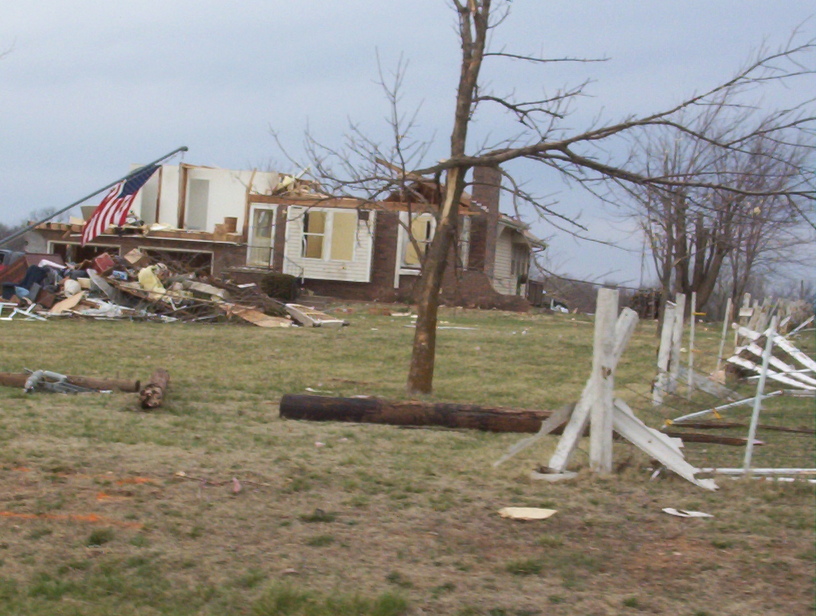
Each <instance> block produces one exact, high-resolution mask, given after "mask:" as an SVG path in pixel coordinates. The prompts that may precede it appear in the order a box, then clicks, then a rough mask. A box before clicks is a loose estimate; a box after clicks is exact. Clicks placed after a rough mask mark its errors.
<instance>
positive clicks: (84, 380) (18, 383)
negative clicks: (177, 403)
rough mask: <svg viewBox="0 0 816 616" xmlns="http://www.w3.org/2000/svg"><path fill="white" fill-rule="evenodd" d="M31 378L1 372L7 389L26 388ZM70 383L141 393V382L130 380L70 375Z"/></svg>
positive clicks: (93, 387)
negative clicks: (26, 383)
mask: <svg viewBox="0 0 816 616" xmlns="http://www.w3.org/2000/svg"><path fill="white" fill-rule="evenodd" d="M29 376H31V375H30V374H27V373H25V372H20V373H17V372H0V385H2V386H5V387H19V388H20V389H22V388H23V387H25V382H26V380H27V379H28V377H29ZM68 383H70V384H71V385H78V386H79V387H88V388H90V389H102V390H112V389H117V390H119V391H124V392H128V393H133V392H137V391H139V385H140V382H139V381H138V380H137V381H133V380H128V379H106V378H96V377H91V376H75V375H68Z"/></svg>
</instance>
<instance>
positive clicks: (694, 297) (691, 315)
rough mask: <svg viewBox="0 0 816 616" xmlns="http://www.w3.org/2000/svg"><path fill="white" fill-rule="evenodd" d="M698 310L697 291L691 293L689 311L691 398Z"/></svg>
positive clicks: (689, 382)
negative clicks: (695, 326) (695, 325)
mask: <svg viewBox="0 0 816 616" xmlns="http://www.w3.org/2000/svg"><path fill="white" fill-rule="evenodd" d="M696 311H697V292H696V291H692V293H691V310H690V311H689V345H688V393H687V394H686V397H687V398H691V395H692V393H694V323H695V321H696V320H697V317H696V315H695V314H694V313H695V312H696Z"/></svg>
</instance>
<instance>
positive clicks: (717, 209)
mask: <svg viewBox="0 0 816 616" xmlns="http://www.w3.org/2000/svg"><path fill="white" fill-rule="evenodd" d="M737 94H738V91H737V90H734V89H727V90H724V91H722V92H721V93H720V96H719V97H718V98H717V99H716V101H715V104H712V105H710V106H708V107H704V108H702V109H701V110H699V111H698V112H697V113H695V114H694V115H693V116H692V117H691V118H690V119H689V120H688V121H687V122H686V124H687V125H688V126H692V127H693V128H694V130H695V133H698V134H704V135H707V136H708V139H699V138H698V137H696V136H695V135H689V134H687V133H681V134H680V135H677V134H676V132H675V131H674V130H671V129H667V128H666V127H651V128H650V130H648V131H641V133H640V134H638V135H637V136H636V138H635V144H634V147H633V149H632V153H631V161H632V162H631V163H630V167H631V168H633V169H638V172H639V173H640V174H641V175H644V176H649V177H651V176H655V175H658V174H662V175H663V176H665V177H676V178H681V177H685V178H688V179H689V184H688V185H687V186H683V187H679V186H673V187H668V188H667V187H665V186H661V185H654V184H651V183H643V184H631V183H627V184H621V187H622V189H623V191H624V198H623V201H624V205H625V207H626V210H627V211H629V212H632V215H633V216H634V217H635V218H636V219H637V221H638V224H639V225H640V227H641V229H642V231H643V233H644V236H645V237H646V239H647V241H648V244H649V247H650V251H651V256H652V259H653V263H654V267H655V271H656V273H657V275H658V279H659V280H660V286H661V289H662V290H663V291H665V292H668V293H691V292H696V293H697V302H698V306H700V307H701V308H702V307H703V306H705V304H706V302H707V301H708V299H709V297H710V296H711V294H712V292H713V291H714V287H715V284H716V283H717V281H718V279H719V278H720V276H721V274H722V268H723V267H726V266H727V267H728V268H729V278H730V280H731V282H732V291H731V294H732V296H733V297H734V299H735V301H736V298H737V297H740V296H742V294H743V292H744V291H745V286H746V284H747V282H748V280H749V278H750V277H751V274H752V272H753V271H754V270H755V268H759V267H762V266H765V269H766V271H767V267H768V266H770V265H771V264H772V263H774V262H776V263H779V262H781V261H782V260H783V259H786V260H788V261H790V260H791V259H793V258H794V253H795V249H796V248H797V247H800V246H801V245H803V244H805V243H807V242H809V241H812V235H813V234H812V231H813V229H811V228H809V226H808V225H807V223H806V221H805V220H804V219H803V210H805V209H809V203H808V201H809V200H812V190H813V171H812V166H811V162H812V159H813V156H812V154H813V152H812V144H811V143H809V142H807V141H805V140H804V139H803V138H802V135H801V134H797V131H796V130H790V129H789V128H788V127H786V126H785V125H784V124H783V123H782V122H781V121H780V118H779V117H778V114H770V115H769V116H766V117H760V118H758V119H755V117H756V116H758V115H759V114H758V112H757V110H756V109H751V108H745V107H742V106H738V105H737V104H736V101H735V100H734V99H735V98H736V95H737ZM691 111H696V110H691ZM685 115H691V113H690V112H687V113H686V114H685ZM750 125H753V126H754V129H753V131H752V134H749V135H748V136H747V137H743V135H742V134H741V131H742V132H744V127H745V126H750ZM735 138H739V139H740V142H739V145H738V146H737V147H730V148H723V147H721V145H720V144H722V143H728V142H729V141H730V140H732V139H735ZM699 179H707V180H708V181H707V182H706V183H704V184H702V185H700V184H699V183H697V181H698V180H699ZM808 193H810V195H808ZM665 295H666V293H664V296H665Z"/></svg>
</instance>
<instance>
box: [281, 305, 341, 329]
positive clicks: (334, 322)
mask: <svg viewBox="0 0 816 616" xmlns="http://www.w3.org/2000/svg"><path fill="white" fill-rule="evenodd" d="M285 307H286V312H288V313H289V314H290V315H292V318H293V319H294V320H295V321H297V322H298V323H300V324H301V325H304V326H306V327H343V326H344V325H348V322H346V321H343V320H341V319H336V318H334V317H332V316H329V315H328V314H326V313H325V312H320V311H319V310H315V309H314V308H310V307H308V306H302V305H301V304H286V306H285Z"/></svg>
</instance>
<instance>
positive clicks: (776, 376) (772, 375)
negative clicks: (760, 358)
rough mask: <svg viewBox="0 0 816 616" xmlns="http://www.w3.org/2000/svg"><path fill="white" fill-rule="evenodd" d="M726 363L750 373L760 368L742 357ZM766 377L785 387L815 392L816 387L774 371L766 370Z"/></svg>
mask: <svg viewBox="0 0 816 616" xmlns="http://www.w3.org/2000/svg"><path fill="white" fill-rule="evenodd" d="M728 363H731V364H734V365H736V366H740V367H741V368H745V369H746V370H750V371H752V372H761V370H762V366H759V365H757V364H756V363H754V362H752V361H751V360H749V359H745V358H744V357H737V356H734V357H729V358H728ZM767 376H768V378H769V379H773V380H774V381H779V382H780V383H784V384H785V385H792V386H793V387H801V388H802V389H805V390H807V391H816V387H813V386H811V385H806V384H804V383H802V382H801V381H797V380H796V379H793V378H790V377H788V376H785V375H784V374H780V373H778V372H776V371H775V370H770V369H769V370H768V371H767Z"/></svg>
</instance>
